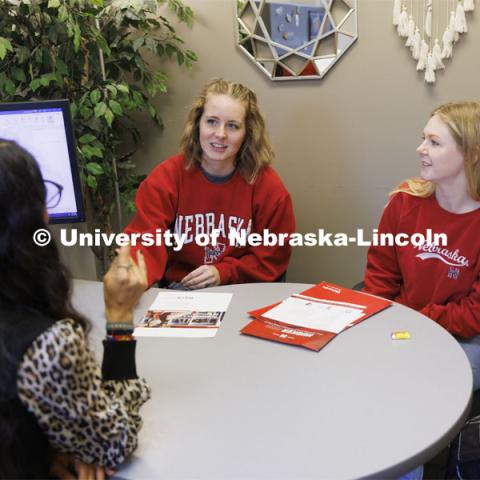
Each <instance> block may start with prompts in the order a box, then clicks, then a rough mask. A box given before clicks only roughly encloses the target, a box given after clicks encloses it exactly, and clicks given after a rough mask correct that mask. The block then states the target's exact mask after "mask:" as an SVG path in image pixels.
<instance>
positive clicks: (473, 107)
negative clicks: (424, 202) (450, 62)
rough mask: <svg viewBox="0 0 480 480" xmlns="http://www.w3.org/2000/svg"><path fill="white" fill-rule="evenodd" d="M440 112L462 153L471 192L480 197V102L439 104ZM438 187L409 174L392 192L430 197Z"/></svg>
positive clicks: (477, 197) (476, 197) (436, 113)
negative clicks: (409, 176)
mask: <svg viewBox="0 0 480 480" xmlns="http://www.w3.org/2000/svg"><path fill="white" fill-rule="evenodd" d="M434 115H437V116H438V117H439V118H440V119H441V120H442V122H443V123H445V125H447V127H448V130H449V131H450V133H451V135H452V137H453V139H454V140H455V143H456V144H457V145H458V148H460V150H461V152H462V153H463V158H464V167H465V176H466V178H467V186H468V193H469V195H470V196H471V197H472V198H473V199H474V200H476V201H479V200H480V160H479V157H480V102H451V103H446V104H444V105H441V106H440V107H438V108H436V109H435V110H434V111H433V112H432V113H431V117H433V116H434ZM434 191H435V185H434V184H433V183H432V182H428V181H426V180H422V179H421V178H418V177H415V178H409V179H408V180H405V182H403V183H402V184H401V185H399V186H398V187H397V188H396V189H395V190H394V191H393V192H391V194H390V195H393V194H394V193H397V192H405V193H408V194H410V195H414V196H416V197H429V196H430V195H432V194H433V192H434Z"/></svg>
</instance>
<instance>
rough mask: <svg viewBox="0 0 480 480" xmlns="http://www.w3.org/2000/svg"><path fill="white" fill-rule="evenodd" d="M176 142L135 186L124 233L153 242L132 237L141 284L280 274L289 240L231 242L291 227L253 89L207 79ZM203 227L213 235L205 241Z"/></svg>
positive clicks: (207, 282) (265, 278) (266, 278)
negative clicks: (145, 278) (144, 278)
mask: <svg viewBox="0 0 480 480" xmlns="http://www.w3.org/2000/svg"><path fill="white" fill-rule="evenodd" d="M180 147H181V148H180V150H181V153H180V154H179V155H176V156H173V157H171V158H168V159H167V160H165V161H164V162H162V163H161V164H160V165H158V166H157V167H156V168H155V169H154V170H153V172H152V173H151V174H150V175H149V176H148V178H147V179H146V180H145V181H144V182H143V183H142V184H141V186H140V188H139V190H138V193H137V199H136V206H137V213H136V215H135V217H134V218H133V220H132V222H131V223H130V224H129V225H128V227H127V228H126V230H125V231H126V233H129V234H130V235H131V234H142V235H145V234H149V235H151V237H154V238H155V239H156V238H159V236H158V233H160V240H161V243H162V245H158V244H157V245H152V246H140V245H137V246H136V247H135V246H134V245H133V243H132V250H133V253H134V252H135V250H136V249H138V248H142V251H143V253H144V256H145V260H146V263H147V267H148V274H149V283H150V284H152V283H153V282H156V281H159V280H161V279H163V280H166V282H167V284H170V285H171V286H175V287H178V286H179V287H181V288H186V289H197V288H205V287H211V286H215V285H219V284H228V283H243V282H271V281H275V280H277V279H278V278H279V277H281V276H282V275H283V274H284V273H285V271H286V269H287V265H288V261H289V258H290V254H291V250H290V247H289V246H282V245H280V246H279V245H259V246H250V245H248V244H247V245H242V244H241V243H240V241H242V240H243V239H244V237H242V235H244V236H245V235H248V234H250V233H259V234H261V235H263V234H264V233H265V231H268V232H269V233H271V234H275V235H276V236H277V238H278V236H279V235H282V234H283V235H285V236H288V234H290V233H292V232H293V231H294V229H295V221H294V216H293V208H292V203H291V199H290V195H289V193H288V191H287V190H286V188H285V187H284V185H283V183H282V181H281V180H280V178H279V176H278V175H277V174H276V173H275V171H274V170H273V169H272V168H271V167H270V166H269V165H270V163H271V160H272V158H273V151H272V148H271V145H270V141H269V139H268V136H267V133H266V129H265V122H264V119H263V117H262V115H261V113H260V111H259V108H258V104H257V99H256V96H255V94H254V93H253V92H252V91H251V90H249V89H248V88H246V87H245V86H243V85H241V84H239V83H234V82H229V81H225V80H222V79H219V80H214V81H212V82H210V83H209V84H207V85H206V86H205V87H204V89H203V91H202V92H201V94H200V96H199V97H198V98H197V100H196V101H195V103H194V105H193V108H192V110H191V111H190V114H189V117H188V120H187V123H186V125H185V129H184V133H183V137H182V140H181V145H180ZM166 231H169V235H170V234H171V236H170V239H169V240H167V243H170V244H171V245H170V246H168V245H167V246H166V245H165V243H166V242H165V236H164V235H163V234H164V233H165V232H166ZM234 233H235V235H234ZM212 234H214V235H215V241H213V239H212V241H207V242H206V244H204V243H203V241H204V239H205V238H206V237H205V235H209V236H210V239H211V238H212V237H211V235H212ZM162 235H163V236H162ZM173 235H175V237H176V239H177V243H175V242H174V238H173ZM202 235H203V236H202ZM236 235H237V236H236ZM207 240H208V239H207ZM157 243H160V242H157ZM172 244H173V245H172Z"/></svg>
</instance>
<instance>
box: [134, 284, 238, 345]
mask: <svg viewBox="0 0 480 480" xmlns="http://www.w3.org/2000/svg"><path fill="white" fill-rule="evenodd" d="M231 299H232V294H231V293H207V292H191V291H173V292H160V293H159V294H158V295H157V296H156V298H155V300H154V302H153V303H152V305H151V306H150V308H149V309H148V311H147V312H146V313H145V315H144V316H143V318H142V319H141V320H140V321H139V322H138V323H137V324H136V325H135V331H134V335H135V336H136V337H197V338H199V337H214V336H215V335H216V333H217V331H218V328H219V327H220V324H221V322H222V320H223V317H224V316H225V312H226V311H227V308H228V305H229V304H230V300H231Z"/></svg>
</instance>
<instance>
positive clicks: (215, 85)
mask: <svg viewBox="0 0 480 480" xmlns="http://www.w3.org/2000/svg"><path fill="white" fill-rule="evenodd" d="M210 95H228V96H229V97H230V98H233V99H234V100H238V101H239V102H241V103H242V104H243V106H244V107H245V139H244V141H243V144H242V146H241V147H240V150H239V151H238V153H237V159H236V165H237V168H238V170H239V171H240V174H241V175H242V176H243V178H244V179H245V180H246V181H247V182H249V183H253V182H254V181H255V179H256V178H257V175H258V173H259V172H260V170H261V169H262V168H263V167H265V166H267V165H270V163H271V162H272V160H273V157H274V153H273V149H272V145H271V143H270V139H269V137H268V133H267V129H266V126H265V120H264V118H263V115H262V114H261V113H260V109H259V107H258V102H257V96H256V95H255V93H254V92H253V91H252V90H250V89H249V88H247V87H245V86H244V85H242V84H241V83H236V82H231V81H228V80H224V79H222V78H217V79H215V80H212V81H211V82H209V83H208V84H207V85H205V87H203V90H202V91H201V92H200V95H199V96H198V98H197V99H196V100H195V102H194V103H193V105H192V109H191V110H190V113H189V114H188V118H187V122H186V123H185V127H184V129H183V134H182V138H181V140H180V151H181V152H182V153H183V154H184V156H185V159H186V166H187V168H191V167H193V166H194V165H198V166H199V165H200V164H201V161H202V147H201V145H200V118H201V117H202V114H203V111H204V108H205V103H206V101H207V99H208V97H209V96H210Z"/></svg>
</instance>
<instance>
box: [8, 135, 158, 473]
mask: <svg viewBox="0 0 480 480" xmlns="http://www.w3.org/2000/svg"><path fill="white" fill-rule="evenodd" d="M46 193H47V191H46V188H45V184H44V180H43V179H42V176H41V173H40V170H39V167H38V165H37V163H36V162H35V160H34V159H33V158H32V157H31V156H30V154H29V153H28V152H26V151H25V150H24V149H23V148H21V147H19V146H18V145H17V144H16V143H14V142H11V141H6V140H0V265H1V268H0V432H1V434H0V478H47V477H49V476H50V475H51V473H52V462H53V463H54V465H53V466H54V467H56V469H57V470H56V471H57V472H59V467H61V464H62V463H63V461H64V460H65V458H67V457H65V456H61V455H56V456H55V457H54V458H53V460H52V456H51V451H52V449H54V450H55V451H56V452H61V453H63V454H71V457H70V458H72V459H75V462H73V463H75V464H76V469H77V473H78V471H79V468H80V466H83V467H85V466H86V465H85V464H92V465H98V466H99V467H98V468H97V467H93V468H94V475H98V478H103V469H102V468H101V467H106V468H109V467H110V468H111V467H116V466H117V465H118V464H119V463H121V462H122V461H123V460H124V459H125V458H126V457H127V456H128V455H129V454H130V453H131V452H132V451H133V449H134V448H135V447H136V445H137V433H138V430H139V429H140V427H141V418H140V416H139V408H140V406H141V405H142V404H143V403H144V402H145V401H146V400H147V399H148V398H149V395H150V392H149V388H148V386H147V385H146V383H145V381H144V380H142V379H139V378H138V377H137V374H136V368H135V341H134V340H133V339H132V335H131V334H132V331H133V327H132V318H133V315H132V311H133V307H134V305H135V304H136V303H137V301H138V299H139V298H140V296H141V294H142V292H143V291H144V289H145V288H146V268H145V263H144V260H143V257H142V254H141V253H138V255H137V262H135V261H133V260H132V259H131V258H130V250H129V247H124V248H123V249H121V250H120V252H119V255H118V257H117V258H116V259H115V261H114V262H113V264H112V267H111V268H110V270H109V271H108V273H107V275H106V276H105V283H104V293H105V307H106V308H105V315H106V318H107V338H106V340H105V341H104V357H103V366H102V370H100V368H99V367H98V366H97V364H96V363H95V360H94V357H93V355H92V353H91V352H90V350H89V349H88V346H87V344H86V334H87V332H88V328H89V323H88V321H87V320H86V319H85V318H84V317H83V316H82V315H81V314H80V313H78V312H77V311H76V310H75V309H74V308H73V307H72V305H71V303H70V294H71V285H70V277H69V274H68V272H67V271H66V269H65V267H64V266H63V265H62V263H61V261H60V257H59V253H58V250H57V248H56V246H55V243H54V242H50V243H49V244H48V245H46V246H43V247H40V246H37V245H36V244H35V243H34V241H33V238H32V237H33V234H34V232H35V231H36V230H37V229H40V228H46V225H47V223H48V215H47V210H46V206H47V205H46V204H47V203H48V200H49V199H48V198H46ZM119 333H121V334H122V335H119ZM82 462H83V463H82ZM82 471H83V472H85V469H84V470H82ZM95 472H96V473H95ZM90 473H91V472H90ZM89 478H90V477H89Z"/></svg>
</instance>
